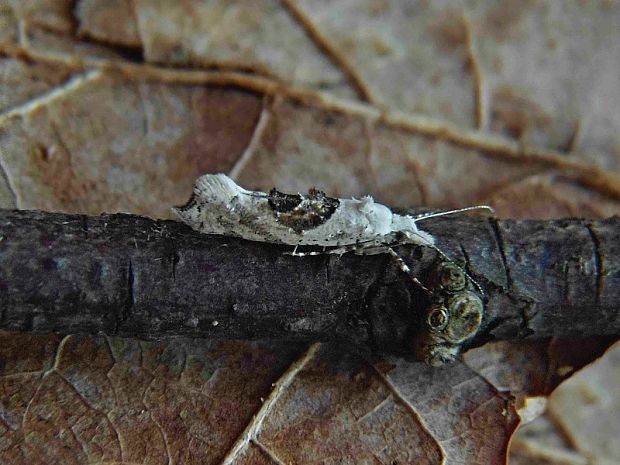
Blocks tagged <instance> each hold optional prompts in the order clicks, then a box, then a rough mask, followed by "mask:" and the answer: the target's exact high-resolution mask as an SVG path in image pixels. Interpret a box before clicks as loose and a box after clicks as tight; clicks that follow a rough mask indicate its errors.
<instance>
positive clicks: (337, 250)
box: [284, 244, 357, 257]
mask: <svg viewBox="0 0 620 465" xmlns="http://www.w3.org/2000/svg"><path fill="white" fill-rule="evenodd" d="M297 247H298V246H297V245H296V246H295V249H294V250H293V251H292V252H284V255H293V256H295V257H308V256H315V255H333V254H337V255H344V254H345V253H347V252H351V251H353V250H356V249H357V245H355V244H349V245H343V246H342V247H335V248H333V249H329V250H327V249H326V248H325V247H323V250H322V251H312V252H297Z"/></svg>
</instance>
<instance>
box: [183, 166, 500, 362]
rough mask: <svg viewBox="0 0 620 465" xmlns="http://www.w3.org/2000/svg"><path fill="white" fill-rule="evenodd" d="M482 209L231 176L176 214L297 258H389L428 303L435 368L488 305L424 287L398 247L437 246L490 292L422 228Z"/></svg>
mask: <svg viewBox="0 0 620 465" xmlns="http://www.w3.org/2000/svg"><path fill="white" fill-rule="evenodd" d="M483 208H484V209H489V210H491V211H492V209H491V208H490V207H487V206H484V205H482V206H476V207H468V208H462V209H459V210H451V211H444V212H434V213H424V214H421V215H416V216H412V215H399V214H397V213H394V212H392V210H390V209H389V208H388V207H386V206H385V205H382V204H380V203H377V202H375V201H374V200H373V199H372V197H370V196H366V197H362V198H361V199H336V198H332V197H328V196H326V195H325V194H324V193H323V192H321V191H318V190H316V189H311V190H310V191H309V192H308V194H306V195H302V194H284V193H282V192H279V191H277V190H276V189H272V190H271V191H270V192H269V193H264V192H256V191H250V190H246V189H243V188H242V187H240V186H238V185H237V184H235V182H234V181H233V180H232V179H230V178H229V177H228V176H226V175H225V174H206V175H204V176H202V177H200V178H198V180H197V181H196V185H195V186H194V193H193V195H192V197H191V198H190V200H189V202H188V203H187V204H186V205H184V206H182V207H178V208H174V209H173V211H174V212H175V213H176V214H177V215H178V217H179V218H180V219H181V221H183V222H184V223H186V224H187V225H189V226H190V227H191V228H193V229H195V230H196V231H199V232H201V233H205V234H221V235H227V236H235V237H240V238H243V239H247V240H251V241H259V242H269V243H275V244H286V245H290V246H294V247H295V249H294V250H293V252H292V254H293V255H298V256H303V255H321V254H344V253H347V252H350V251H353V252H355V253H357V254H363V255H368V254H377V253H387V254H390V255H391V256H392V257H393V258H394V259H395V260H396V262H397V263H398V265H399V266H400V269H401V270H402V271H403V272H405V273H406V274H407V275H408V276H409V277H410V278H411V280H412V281H413V282H415V283H416V284H417V285H418V286H419V287H420V288H421V289H422V290H424V291H425V292H426V293H427V294H428V296H429V298H430V303H431V306H430V307H429V308H428V309H427V311H426V313H428V318H427V323H426V324H427V331H426V332H424V333H422V334H421V335H420V336H419V337H418V341H419V344H418V345H419V347H418V356H419V358H421V359H423V360H425V361H426V362H427V363H430V364H433V365H437V364H442V363H444V362H446V361H450V360H453V359H454V358H455V357H456V355H457V354H458V352H459V351H460V344H461V343H462V342H463V341H464V340H465V339H467V338H470V337H472V335H473V334H475V332H476V331H477V329H478V327H479V326H480V321H481V318H482V316H481V315H482V308H483V307H482V305H483V304H482V300H480V298H479V297H478V296H476V295H475V294H473V293H471V292H469V291H467V290H464V288H465V282H464V281H463V283H462V287H463V289H461V288H459V289H456V291H458V292H456V293H455V290H454V289H452V290H447V291H446V289H445V288H444V287H442V286H443V285H442V286H439V288H438V289H434V288H433V286H431V289H428V288H426V287H425V286H424V285H423V284H422V283H421V282H420V281H419V280H418V279H417V278H416V277H415V276H413V273H412V271H411V269H410V268H409V266H407V264H406V263H405V262H404V260H403V259H402V258H401V257H400V256H399V255H398V254H397V253H396V252H395V251H394V249H393V248H392V247H394V246H397V245H401V244H413V245H421V246H427V247H432V248H434V249H435V250H436V251H437V252H438V253H439V254H440V255H441V256H442V257H443V258H444V259H445V260H446V261H447V262H449V263H451V264H452V265H454V266H455V267H457V269H458V270H460V271H461V272H462V273H463V275H464V276H466V277H467V278H469V279H470V280H471V282H472V283H474V284H475V285H476V287H478V289H479V291H480V292H481V293H482V294H484V292H483V291H482V288H481V287H480V285H478V283H476V282H475V281H474V280H473V279H472V278H471V277H469V275H468V274H467V273H466V272H465V270H463V269H461V268H460V267H458V265H456V264H455V263H454V262H452V260H450V259H449V258H448V257H446V256H445V254H443V252H441V251H440V250H439V249H438V248H437V247H436V246H435V240H434V238H433V236H432V235H431V234H429V233H428V232H426V231H423V230H421V229H420V228H419V227H418V222H420V221H423V220H425V219H429V218H434V217H437V216H443V215H448V214H452V213H457V212H463V211H468V210H474V209H483ZM297 246H320V247H323V251H319V252H316V251H313V252H301V253H297ZM449 275H450V276H453V275H454V273H453V272H452V273H449ZM464 279H465V278H463V280H464ZM458 281H459V282H460V280H458ZM452 284H454V283H452ZM459 299H460V300H459ZM461 301H463V302H465V304H466V305H465V304H462V302H461ZM472 302H473V304H472ZM474 304H475V305H474ZM453 307H454V308H453ZM470 307H471V308H470ZM455 309H456V310H455ZM451 312H452V313H454V315H452V314H451ZM472 315H473V316H472ZM472 321H473V323H472ZM457 336H458V337H457Z"/></svg>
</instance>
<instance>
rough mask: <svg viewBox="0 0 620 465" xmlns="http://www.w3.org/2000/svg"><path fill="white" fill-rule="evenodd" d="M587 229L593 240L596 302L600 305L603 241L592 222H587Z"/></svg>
mask: <svg viewBox="0 0 620 465" xmlns="http://www.w3.org/2000/svg"><path fill="white" fill-rule="evenodd" d="M586 229H587V230H588V234H589V235H590V239H591V240H592V254H593V256H594V272H595V273H596V293H595V296H594V299H595V300H594V302H595V304H596V305H597V306H598V305H599V304H600V300H601V291H602V289H603V255H602V254H601V243H600V241H599V239H598V236H597V235H596V233H595V232H594V230H593V229H592V225H591V224H586Z"/></svg>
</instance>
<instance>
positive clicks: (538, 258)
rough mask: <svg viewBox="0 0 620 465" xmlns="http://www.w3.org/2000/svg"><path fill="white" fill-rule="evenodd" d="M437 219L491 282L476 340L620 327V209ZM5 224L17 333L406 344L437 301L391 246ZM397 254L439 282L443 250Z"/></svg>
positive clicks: (616, 331) (49, 218)
mask: <svg viewBox="0 0 620 465" xmlns="http://www.w3.org/2000/svg"><path fill="white" fill-rule="evenodd" d="M422 227H423V229H424V230H426V231H429V232H431V233H432V234H433V235H434V236H435V237H436V238H437V241H438V246H439V247H440V248H441V250H442V251H443V252H444V253H445V254H446V255H447V256H448V257H450V258H451V259H452V260H454V261H456V262H457V263H459V264H461V265H462V266H463V267H464V268H465V269H466V270H467V273H468V274H469V275H470V276H471V277H472V278H473V279H475V281H476V282H477V283H478V284H479V285H480V287H481V288H482V290H483V291H484V296H483V300H484V302H485V309H484V314H483V317H482V324H481V326H480V328H479V330H478V332H477V333H476V335H475V337H473V338H472V339H471V340H469V341H468V342H467V343H466V346H472V345H480V344H482V343H484V342H486V341H488V340H492V339H502V340H508V339H520V338H524V337H529V338H534V337H536V338H538V337H547V336H579V337H584V336H591V335H620V241H619V236H620V219H619V218H610V219H608V220H603V221H584V220H577V219H567V220H557V221H514V220H494V219H485V218H475V217H458V218H457V217H451V218H437V219H433V220H428V221H425V222H424V223H423V225H422ZM0 234H1V236H0V305H1V309H2V315H1V319H0V327H1V328H3V329H10V330H19V331H36V332H50V331H54V332H60V333H92V334H96V333H105V334H109V335H120V336H128V337H137V338H144V339H158V338H162V337H165V336H173V335H178V336H181V335H182V336H192V337H208V338H274V339H297V340H299V339H302V340H334V339H336V340H344V341H349V342H352V343H354V344H357V345H365V346H368V347H373V348H374V349H376V350H380V351H396V352H400V353H404V352H407V351H410V350H411V342H410V341H411V340H412V338H413V335H414V334H416V333H418V332H419V331H420V330H421V328H422V326H424V323H423V322H424V318H425V315H426V314H425V311H426V309H427V308H428V305H429V297H428V296H427V295H426V294H425V293H424V292H423V291H422V289H420V288H419V287H418V286H416V285H415V284H414V283H413V282H412V281H411V280H410V279H408V277H407V276H406V275H405V274H404V273H402V272H401V271H400V269H399V268H398V267H397V266H396V265H395V264H394V263H393V261H392V260H391V259H390V257H389V256H388V255H385V254H384V255H373V256H357V255H354V254H352V253H349V254H345V255H343V256H341V257H338V256H335V255H320V256H308V257H302V258H300V257H293V256H290V255H285V254H284V253H285V252H287V251H289V252H290V248H289V247H286V246H278V245H272V244H265V243H257V242H248V241H243V240H238V239H234V238H229V237H219V236H206V235H201V234H199V233H196V232H194V231H192V230H190V229H189V228H188V227H186V226H185V225H183V224H180V223H177V222H174V221H162V220H152V219H148V218H143V217H138V216H132V215H121V214H116V215H102V216H97V217H87V216H81V215H66V214H58V213H42V212H36V211H9V210H0ZM397 250H398V253H399V254H400V255H401V256H402V257H403V258H404V259H405V261H406V262H407V263H408V264H409V265H410V267H411V269H412V271H413V273H414V275H415V276H419V277H420V280H421V281H422V282H424V283H427V282H429V279H431V278H430V276H431V275H432V270H433V269H434V268H433V267H436V266H437V263H439V262H440V261H441V260H442V257H441V255H439V254H438V253H437V251H435V250H433V249H431V248H426V247H414V246H401V247H399V248H398V249H397ZM470 289H474V288H473V287H472V286H471V283H470Z"/></svg>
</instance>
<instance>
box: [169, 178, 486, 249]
mask: <svg viewBox="0 0 620 465" xmlns="http://www.w3.org/2000/svg"><path fill="white" fill-rule="evenodd" d="M480 208H490V207H486V206H476V207H468V208H462V209H458V210H450V211H443V212H434V213H423V214H421V215H416V216H412V215H400V214H397V213H394V212H392V210H391V209H390V208H388V207H386V206H385V205H382V204H380V203H377V202H375V201H374V200H373V198H372V197H370V196H365V197H362V198H361V199H354V198H352V199H337V198H333V197H328V196H327V195H326V194H325V193H324V192H322V191H320V190H317V189H310V191H309V192H308V194H307V195H302V194H285V193H282V192H279V191H277V190H276V189H275V188H274V189H272V190H271V191H270V192H269V193H264V192H256V191H250V190H246V189H244V188H242V187H240V186H238V185H237V184H236V183H235V182H234V181H233V180H232V179H230V178H229V177H228V176H226V175H225V174H206V175H204V176H201V177H200V178H198V180H197V181H196V184H195V186H194V191H193V194H192V196H191V198H190V200H189V201H188V203H187V204H186V205H184V206H182V207H176V208H173V211H174V212H175V213H176V215H177V216H178V217H179V218H180V219H181V221H183V222H184V223H186V224H187V225H189V226H190V227H191V228H192V229H194V230H196V231H199V232H202V233H205V234H223V235H228V236H235V237H240V238H243V239H247V240H251V241H260V242H270V243H275V244H286V245H291V246H294V247H298V246H308V245H311V246H321V247H323V248H324V251H323V252H310V253H307V252H306V253H296V251H294V252H293V254H294V255H299V256H303V255H310V254H313V255H314V254H317V253H318V254H322V253H328V254H343V253H346V252H350V251H353V252H355V253H358V254H364V255H368V254H376V253H389V249H390V248H391V247H393V246H395V245H400V244H415V245H426V246H431V247H433V246H434V244H435V240H434V238H433V236H432V235H431V234H429V233H428V232H426V231H423V230H421V229H420V228H419V227H418V223H419V222H421V221H424V220H427V219H429V218H435V217H438V216H443V215H449V214H453V213H457V212H464V211H468V210H474V209H480Z"/></svg>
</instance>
